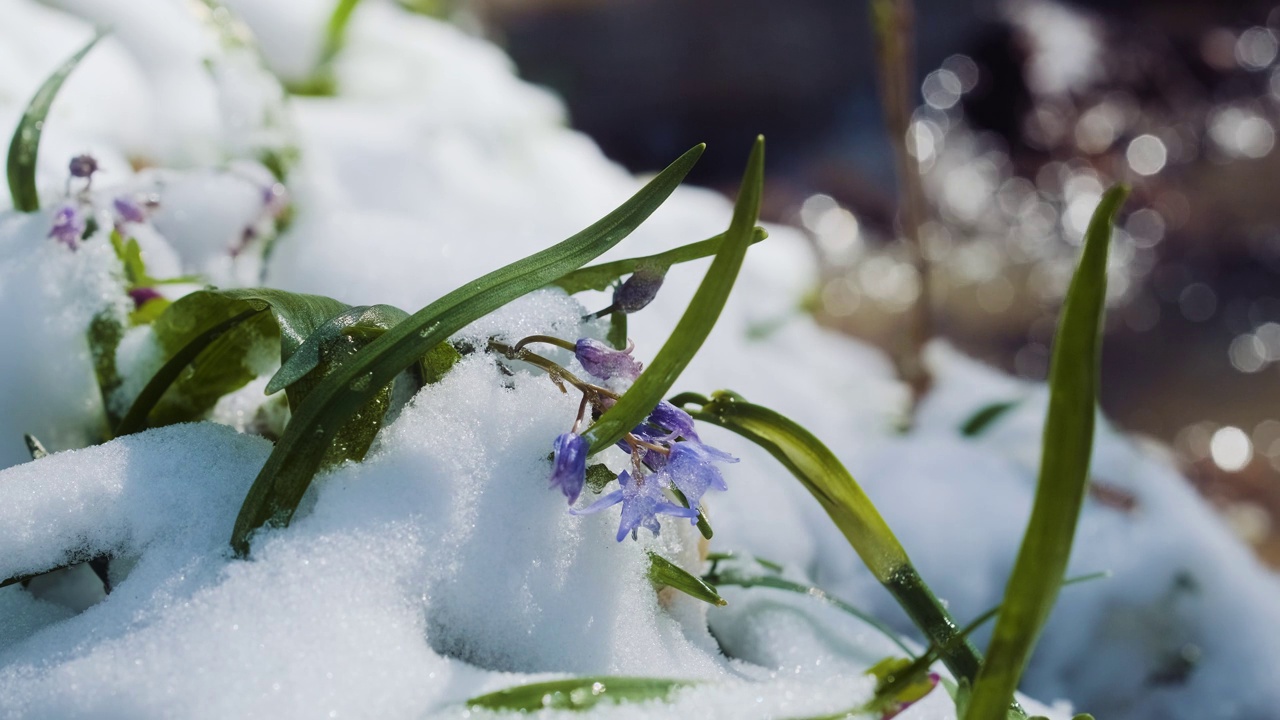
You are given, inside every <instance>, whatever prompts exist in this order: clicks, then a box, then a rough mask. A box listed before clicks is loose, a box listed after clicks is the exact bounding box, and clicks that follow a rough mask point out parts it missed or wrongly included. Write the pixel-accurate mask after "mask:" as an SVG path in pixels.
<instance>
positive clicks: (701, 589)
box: [649, 551, 728, 607]
mask: <svg viewBox="0 0 1280 720" xmlns="http://www.w3.org/2000/svg"><path fill="white" fill-rule="evenodd" d="M649 581H650V582H652V583H653V584H654V585H656V586H658V587H660V588H661V587H671V588H675V589H676V590H679V591H680V592H682V593H684V594H685V595H688V596H689V597H692V598H697V599H698V600H701V601H702V602H704V603H708V604H710V605H716V606H719V607H723V606H725V605H728V603H726V602H725V601H724V598H722V597H720V593H718V592H716V589H715V588H714V587H713V586H711V585H710V584H708V583H707V582H706V581H705V580H703V579H702V578H700V577H698V576H697V575H694V574H692V573H690V572H689V571H687V570H685V569H684V568H682V567H680V566H679V565H676V564H675V563H673V562H671V561H670V560H668V559H666V558H664V557H662V556H661V555H659V554H657V553H655V552H652V551H651V552H650V553H649Z"/></svg>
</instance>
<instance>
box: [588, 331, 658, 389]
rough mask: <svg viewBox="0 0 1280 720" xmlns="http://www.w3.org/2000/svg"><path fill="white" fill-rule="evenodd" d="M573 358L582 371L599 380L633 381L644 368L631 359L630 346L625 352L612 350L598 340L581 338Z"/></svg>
mask: <svg viewBox="0 0 1280 720" xmlns="http://www.w3.org/2000/svg"><path fill="white" fill-rule="evenodd" d="M574 347H575V349H574V356H575V357H577V358H578V362H580V363H582V367H583V369H585V370H586V371H587V372H588V373H591V374H592V375H594V376H595V377H598V378H600V379H601V380H611V379H613V378H615V377H621V378H626V379H628V380H635V379H636V378H638V377H640V372H641V371H642V370H643V369H644V366H643V365H641V364H640V363H639V362H637V361H636V360H635V358H633V357H631V350H632V348H631V346H628V347H627V349H626V350H614V349H613V348H611V347H609V346H608V345H606V344H604V343H602V342H600V341H599V340H592V339H591V338H582V339H581V340H579V341H578V342H577V343H576V345H575V346H574Z"/></svg>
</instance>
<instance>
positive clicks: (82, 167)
mask: <svg viewBox="0 0 1280 720" xmlns="http://www.w3.org/2000/svg"><path fill="white" fill-rule="evenodd" d="M70 170H71V177H78V178H89V177H92V176H93V174H94V173H96V172H98V161H97V160H95V159H94V158H93V156H92V155H87V154H86V155H77V156H75V157H73V158H71V164H70Z"/></svg>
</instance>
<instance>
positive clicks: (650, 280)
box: [613, 265, 667, 313]
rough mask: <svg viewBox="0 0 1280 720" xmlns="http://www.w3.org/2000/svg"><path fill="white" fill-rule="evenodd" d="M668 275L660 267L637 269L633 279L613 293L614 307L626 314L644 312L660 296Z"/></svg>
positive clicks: (644, 266) (664, 269)
mask: <svg viewBox="0 0 1280 720" xmlns="http://www.w3.org/2000/svg"><path fill="white" fill-rule="evenodd" d="M666 274H667V270H666V268H663V267H660V266H655V265H641V266H640V267H638V268H636V271H635V272H633V273H631V277H629V278H627V279H626V281H625V282H623V283H622V284H621V285H619V286H618V289H617V290H614V291H613V307H614V308H615V309H617V310H618V311H620V312H624V313H633V312H637V311H639V310H643V309H644V307H645V306H646V305H648V304H649V303H651V302H653V298H654V297H656V296H657V295H658V290H659V289H661V288H662V280H663V278H664V277H666Z"/></svg>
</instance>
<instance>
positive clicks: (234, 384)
mask: <svg viewBox="0 0 1280 720" xmlns="http://www.w3.org/2000/svg"><path fill="white" fill-rule="evenodd" d="M346 308H347V306H346V305H345V304H344V303H341V302H338V301H337V300H332V299H330V298H326V297H320V296H317V295H302V294H298V293H289V292H284V291H280V290H266V289H263V290H201V291H198V292H194V293H191V294H189V295H187V296H185V297H183V298H182V299H181V300H178V301H177V302H175V303H173V304H172V305H170V306H169V307H168V308H166V309H165V311H164V312H163V313H161V315H160V317H158V318H156V320H155V322H154V323H152V331H153V332H154V333H155V336H156V341H157V342H158V343H159V344H160V347H161V349H162V350H163V351H164V355H165V364H164V365H163V366H162V367H161V368H160V370H159V371H158V372H157V373H156V374H155V375H154V376H152V378H151V380H150V382H148V383H147V385H146V387H145V388H143V390H142V392H141V393H140V394H139V395H138V397H137V399H135V400H134V402H133V405H132V407H130V408H129V411H128V413H126V414H125V417H124V418H123V419H122V420H121V421H120V423H119V425H118V426H117V428H116V435H127V434H130V433H134V432H138V431H139V430H143V429H146V428H147V427H159V426H162V425H171V424H173V423H178V422H187V421H191V420H196V419H199V418H201V417H203V416H204V414H205V413H207V412H208V411H209V410H210V409H212V408H213V406H214V404H215V403H217V401H218V399H219V398H221V397H222V396H223V395H226V394H227V393H229V392H232V391H234V390H237V389H239V388H241V387H243V386H244V385H245V384H247V383H248V382H249V381H250V380H253V379H254V378H256V377H257V376H258V375H259V374H260V373H261V368H259V367H255V365H257V362H255V361H260V359H262V358H263V357H264V356H266V355H269V354H275V353H278V354H279V357H280V358H281V359H282V360H287V359H288V358H289V357H290V356H291V355H292V354H293V353H294V352H295V351H296V350H297V349H298V348H299V347H300V346H301V345H302V343H303V342H304V341H305V338H306V336H307V335H309V334H310V333H311V331H312V330H314V329H315V328H316V327H318V326H319V325H321V324H323V323H324V321H325V320H327V319H328V318H329V317H331V316H333V315H335V314H337V313H339V312H342V311H343V310H345V309H346Z"/></svg>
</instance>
